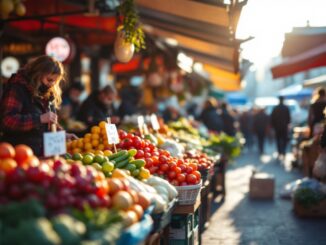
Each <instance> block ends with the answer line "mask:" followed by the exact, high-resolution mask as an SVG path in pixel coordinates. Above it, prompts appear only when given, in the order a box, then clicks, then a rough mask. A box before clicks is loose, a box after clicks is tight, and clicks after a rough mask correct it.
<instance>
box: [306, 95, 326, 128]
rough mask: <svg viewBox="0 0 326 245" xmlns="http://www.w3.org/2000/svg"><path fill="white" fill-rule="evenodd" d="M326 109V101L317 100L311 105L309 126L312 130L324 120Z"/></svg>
mask: <svg viewBox="0 0 326 245" xmlns="http://www.w3.org/2000/svg"><path fill="white" fill-rule="evenodd" d="M325 107H326V100H317V101H316V102H315V103H313V104H311V105H310V109H309V125H310V127H311V128H313V126H314V125H315V124H317V123H320V122H322V121H323V120H324V113H323V112H324V109H325Z"/></svg>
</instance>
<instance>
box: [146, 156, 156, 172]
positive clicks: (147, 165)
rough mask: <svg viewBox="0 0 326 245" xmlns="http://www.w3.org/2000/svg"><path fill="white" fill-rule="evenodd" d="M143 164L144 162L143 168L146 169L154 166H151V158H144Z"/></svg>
mask: <svg viewBox="0 0 326 245" xmlns="http://www.w3.org/2000/svg"><path fill="white" fill-rule="evenodd" d="M145 162H146V165H145V166H146V168H147V169H149V168H150V167H152V166H154V165H153V160H152V158H146V159H145Z"/></svg>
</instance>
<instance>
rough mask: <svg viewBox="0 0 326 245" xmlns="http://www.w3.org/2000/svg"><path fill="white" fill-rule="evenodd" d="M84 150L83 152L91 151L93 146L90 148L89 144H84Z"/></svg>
mask: <svg viewBox="0 0 326 245" xmlns="http://www.w3.org/2000/svg"><path fill="white" fill-rule="evenodd" d="M84 149H85V150H91V149H93V146H92V144H91V143H85V145H84Z"/></svg>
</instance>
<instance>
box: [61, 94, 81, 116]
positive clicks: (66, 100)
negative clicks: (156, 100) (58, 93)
mask: <svg viewBox="0 0 326 245" xmlns="http://www.w3.org/2000/svg"><path fill="white" fill-rule="evenodd" d="M62 106H69V107H70V108H71V111H70V115H69V117H70V118H72V119H75V118H76V117H77V115H78V112H79V107H80V103H79V102H75V101H73V100H72V99H70V97H69V93H64V94H63V95H62Z"/></svg>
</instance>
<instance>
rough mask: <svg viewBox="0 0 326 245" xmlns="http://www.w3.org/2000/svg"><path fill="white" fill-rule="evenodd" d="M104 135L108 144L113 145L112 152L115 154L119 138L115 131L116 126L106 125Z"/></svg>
mask: <svg viewBox="0 0 326 245" xmlns="http://www.w3.org/2000/svg"><path fill="white" fill-rule="evenodd" d="M105 129H106V135H107V136H108V143H109V144H113V147H114V151H115V152H117V147H116V144H119V142H120V138H119V134H118V130H117V126H116V125H115V124H111V123H110V124H106V125H105Z"/></svg>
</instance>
